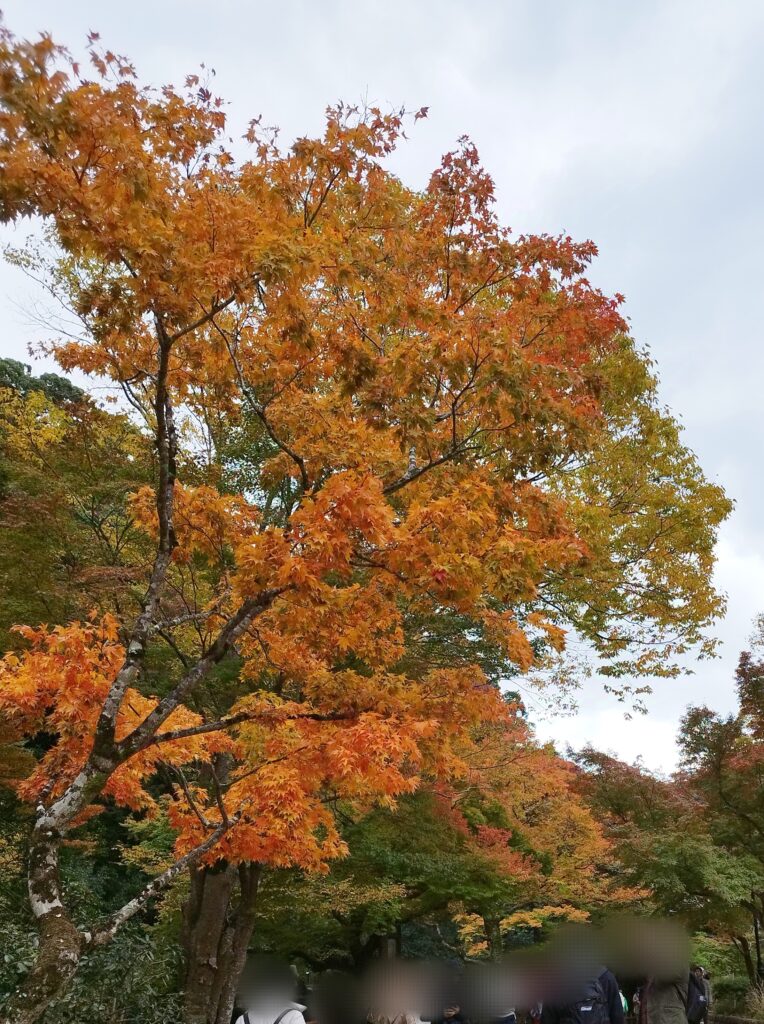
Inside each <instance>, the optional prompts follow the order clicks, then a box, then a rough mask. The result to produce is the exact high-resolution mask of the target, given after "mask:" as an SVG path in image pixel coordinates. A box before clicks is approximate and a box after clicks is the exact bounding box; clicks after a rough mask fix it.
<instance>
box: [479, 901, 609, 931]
mask: <svg viewBox="0 0 764 1024" xmlns="http://www.w3.org/2000/svg"><path fill="white" fill-rule="evenodd" d="M589 917H590V914H589V912H588V911H586V910H581V909H579V908H578V907H572V906H560V907H536V908H535V909H534V910H518V911H516V912H515V913H514V914H509V915H508V916H507V917H504V918H502V920H501V921H500V923H499V926H500V928H501V930H502V931H503V932H504V931H511V930H512V929H514V928H533V929H540V928H543V927H545V925H546V924H547V922H548V921H571V922H579V923H582V924H583V923H585V922H586V921H588V920H589Z"/></svg>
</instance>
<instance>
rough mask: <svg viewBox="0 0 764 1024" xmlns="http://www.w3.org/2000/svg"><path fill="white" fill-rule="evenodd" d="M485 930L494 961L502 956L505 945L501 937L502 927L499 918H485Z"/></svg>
mask: <svg viewBox="0 0 764 1024" xmlns="http://www.w3.org/2000/svg"><path fill="white" fill-rule="evenodd" d="M483 930H484V931H485V937H486V941H487V942H488V950H489V953H490V956H491V959H492V960H496V959H498V957H500V956H501V953H502V950H503V948H504V943H503V940H502V937H501V926H500V924H499V919H498V917H484V918H483Z"/></svg>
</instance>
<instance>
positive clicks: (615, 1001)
mask: <svg viewBox="0 0 764 1024" xmlns="http://www.w3.org/2000/svg"><path fill="white" fill-rule="evenodd" d="M576 988H577V991H576V990H573V991H570V990H569V991H568V993H567V995H568V998H567V999H564V1000H560V1001H555V1002H552V1003H544V1005H543V1007H542V1011H541V1024H624V1007H623V1002H622V997H621V990H620V988H619V986H618V981H617V980H616V977H615V975H614V974H613V972H612V971H611V970H609V969H608V968H607V967H600V968H599V970H597V971H595V972H593V977H591V978H590V979H589V980H588V981H586V982H583V983H580V982H579V984H578V985H577V986H576ZM558 999H559V995H558Z"/></svg>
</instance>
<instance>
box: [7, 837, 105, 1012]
mask: <svg viewBox="0 0 764 1024" xmlns="http://www.w3.org/2000/svg"><path fill="white" fill-rule="evenodd" d="M59 884H60V883H59V874H58V841H57V838H56V836H55V835H54V833H53V832H52V831H51V830H50V829H47V828H45V829H41V828H40V827H39V826H38V827H36V828H35V829H34V830H33V833H32V838H31V844H30V852H29V899H30V904H31V906H32V910H33V912H34V915H35V917H36V918H37V929H38V936H39V946H38V952H37V958H36V960H35V962H34V964H33V966H32V967H31V969H30V970H29V972H28V973H27V975H26V977H25V978H24V980H23V982H22V983H21V985H20V986H19V988H18V989H17V991H16V992H15V993H14V995H13V996H12V998H11V999H10V1001H9V1002H8V1003H7V1005H6V1008H5V1013H4V1017H3V1021H4V1022H5V1024H34V1022H35V1021H38V1020H39V1019H40V1018H41V1017H42V1015H43V1014H44V1013H45V1010H46V1009H47V1008H48V1006H50V1004H51V1003H52V1002H54V1001H55V1000H56V999H57V998H58V996H59V995H60V994H61V993H62V992H63V991H64V989H65V988H66V987H67V986H68V984H69V982H70V981H71V980H72V978H73V977H74V975H75V974H76V972H77V968H78V967H79V963H80V958H81V956H82V950H83V947H84V945H85V942H86V936H85V935H83V933H82V932H80V931H78V930H77V928H76V927H75V925H74V923H73V922H72V920H71V918H70V917H69V915H68V914H67V912H66V910H65V909H64V906H63V904H62V903H61V894H60V891H59Z"/></svg>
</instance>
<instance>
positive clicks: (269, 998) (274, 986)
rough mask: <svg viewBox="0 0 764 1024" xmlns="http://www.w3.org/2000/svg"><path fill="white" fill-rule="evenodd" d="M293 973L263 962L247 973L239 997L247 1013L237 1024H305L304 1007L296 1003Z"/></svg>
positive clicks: (240, 1017) (277, 965)
mask: <svg viewBox="0 0 764 1024" xmlns="http://www.w3.org/2000/svg"><path fill="white" fill-rule="evenodd" d="M296 989H297V978H296V976H295V972H294V970H293V969H292V968H291V967H289V966H287V965H285V964H280V963H278V962H271V961H261V962H259V963H258V964H257V965H255V966H254V968H253V969H252V970H251V971H248V972H247V974H246V976H245V978H244V980H243V983H242V992H241V994H240V996H239V1002H240V1004H242V1005H244V1006H246V1007H247V1009H246V1010H245V1011H244V1012H243V1013H242V1014H241V1015H240V1016H239V1017H238V1018H237V1020H236V1024H306V1022H305V1017H304V1016H303V1014H304V1012H305V1006H304V1005H303V1004H302V1003H297V1002H295V1001H294V997H295V993H296Z"/></svg>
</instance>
